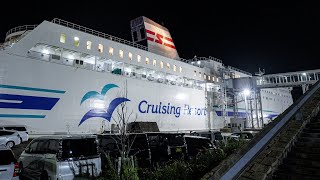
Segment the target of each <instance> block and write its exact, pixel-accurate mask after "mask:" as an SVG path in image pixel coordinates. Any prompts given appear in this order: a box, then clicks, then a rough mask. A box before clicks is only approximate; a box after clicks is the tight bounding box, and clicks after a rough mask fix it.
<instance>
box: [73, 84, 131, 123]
mask: <svg viewBox="0 0 320 180" xmlns="http://www.w3.org/2000/svg"><path fill="white" fill-rule="evenodd" d="M115 87H117V88H118V87H119V86H117V85H115V84H107V85H105V86H104V87H103V88H102V90H101V93H98V92H97V91H89V92H87V93H86V94H85V95H84V96H83V97H82V99H81V102H80V105H81V104H82V103H83V102H84V101H86V100H87V99H98V100H102V101H104V97H105V95H106V93H107V92H108V91H109V90H110V89H112V88H115ZM126 101H130V100H129V99H127V98H124V97H118V98H115V99H113V100H112V101H111V102H110V104H109V106H108V108H106V109H91V110H89V111H88V112H87V113H86V114H85V115H84V116H83V117H82V119H81V121H80V123H79V125H78V126H80V125H81V124H82V123H84V122H85V121H86V120H87V119H90V118H93V117H101V118H103V119H105V120H107V121H109V122H110V121H111V117H112V113H113V111H114V110H115V109H116V108H117V107H118V106H119V105H120V104H121V103H123V102H126Z"/></svg>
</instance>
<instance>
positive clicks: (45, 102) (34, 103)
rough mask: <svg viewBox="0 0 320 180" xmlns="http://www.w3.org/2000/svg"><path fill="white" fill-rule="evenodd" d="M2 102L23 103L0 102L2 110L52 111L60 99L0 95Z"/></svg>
mask: <svg viewBox="0 0 320 180" xmlns="http://www.w3.org/2000/svg"><path fill="white" fill-rule="evenodd" d="M0 100H13V101H22V102H21V103H11V102H0V108H10V109H34V110H51V109H52V108H53V106H54V105H55V104H56V103H57V102H58V100H59V98H49V97H37V96H23V95H13V94H0Z"/></svg>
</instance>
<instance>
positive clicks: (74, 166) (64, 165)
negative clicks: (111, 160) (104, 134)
mask: <svg viewBox="0 0 320 180" xmlns="http://www.w3.org/2000/svg"><path fill="white" fill-rule="evenodd" d="M19 163H20V165H21V168H22V173H21V175H23V176H24V177H27V178H30V179H73V178H75V177H81V176H94V177H96V176H98V175H100V173H101V158H100V154H99V153H98V146H97V139H96V136H94V135H64V136H43V137H39V138H36V139H33V140H32V141H31V142H30V143H29V145H28V146H27V147H26V149H25V150H24V151H23V152H22V154H21V155H20V158H19Z"/></svg>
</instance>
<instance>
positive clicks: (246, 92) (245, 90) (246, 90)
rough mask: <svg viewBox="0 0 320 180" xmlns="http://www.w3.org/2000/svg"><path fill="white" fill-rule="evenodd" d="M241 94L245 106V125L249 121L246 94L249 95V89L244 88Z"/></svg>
mask: <svg viewBox="0 0 320 180" xmlns="http://www.w3.org/2000/svg"><path fill="white" fill-rule="evenodd" d="M242 94H243V96H244V103H245V107H246V124H245V125H246V126H248V124H249V122H248V120H249V115H248V102H247V96H249V95H250V90H249V89H244V90H243V91H242Z"/></svg>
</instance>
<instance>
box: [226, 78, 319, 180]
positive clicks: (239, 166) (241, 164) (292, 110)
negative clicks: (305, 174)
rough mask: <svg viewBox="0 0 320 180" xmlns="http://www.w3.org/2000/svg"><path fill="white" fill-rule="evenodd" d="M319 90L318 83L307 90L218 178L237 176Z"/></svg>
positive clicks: (227, 179)
mask: <svg viewBox="0 0 320 180" xmlns="http://www.w3.org/2000/svg"><path fill="white" fill-rule="evenodd" d="M319 89H320V81H318V82H317V83H316V84H315V85H314V86H313V87H312V89H309V90H308V91H307V92H306V93H305V94H304V95H303V96H302V97H301V98H299V100H298V101H296V102H295V103H294V104H293V105H292V106H290V107H289V109H287V110H286V111H285V112H284V114H282V115H280V116H279V117H278V118H280V119H279V121H278V122H277V123H276V124H275V125H274V127H272V129H270V130H269V131H268V132H267V133H266V134H265V135H264V136H263V137H262V138H261V139H260V140H259V141H258V142H257V143H256V144H255V145H254V146H253V147H252V148H250V150H249V151H247V152H246V153H245V154H244V155H243V156H242V157H241V158H240V159H239V160H238V161H237V162H236V163H235V164H233V166H232V167H231V168H230V169H229V170H228V171H227V172H226V173H225V174H224V175H223V176H222V177H221V178H220V179H223V180H229V179H233V178H235V177H236V176H237V175H239V174H240V173H241V172H242V171H243V170H244V169H245V167H246V166H247V165H248V164H249V163H250V162H251V161H252V160H253V159H254V158H255V157H256V155H257V154H258V153H260V152H261V150H263V149H264V147H265V146H266V145H267V144H268V143H269V142H270V140H271V139H272V138H273V137H274V136H275V135H276V134H277V133H278V132H279V131H280V130H281V128H282V127H283V126H284V125H285V124H286V123H287V122H288V121H289V120H290V119H291V118H292V117H294V115H295V114H296V113H297V112H298V111H299V109H300V108H301V107H302V106H303V105H304V104H305V103H306V102H307V101H308V100H309V99H310V97H312V95H314V93H315V92H316V91H317V90H319Z"/></svg>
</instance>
